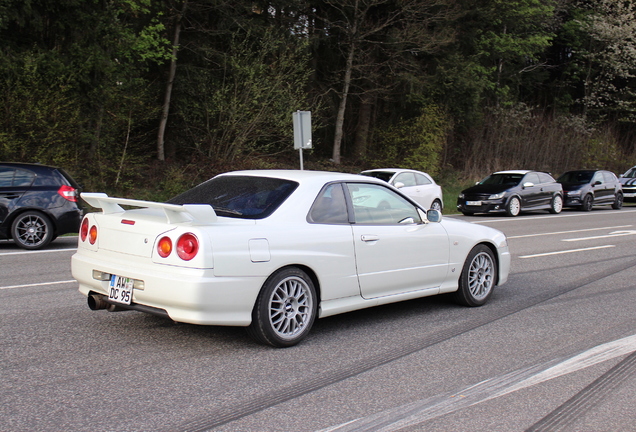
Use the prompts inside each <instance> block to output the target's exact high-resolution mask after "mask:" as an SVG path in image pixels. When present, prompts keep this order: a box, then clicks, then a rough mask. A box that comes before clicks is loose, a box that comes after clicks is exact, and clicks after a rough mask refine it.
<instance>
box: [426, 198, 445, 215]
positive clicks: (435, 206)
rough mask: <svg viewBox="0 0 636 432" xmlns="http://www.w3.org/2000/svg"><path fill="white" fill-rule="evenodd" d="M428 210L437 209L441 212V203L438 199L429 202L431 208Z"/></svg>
mask: <svg viewBox="0 0 636 432" xmlns="http://www.w3.org/2000/svg"><path fill="white" fill-rule="evenodd" d="M429 210H437V211H439V212H440V213H441V212H442V203H441V201H440V200H438V199H436V200H435V201H433V202H432V203H431V208H430V209H429Z"/></svg>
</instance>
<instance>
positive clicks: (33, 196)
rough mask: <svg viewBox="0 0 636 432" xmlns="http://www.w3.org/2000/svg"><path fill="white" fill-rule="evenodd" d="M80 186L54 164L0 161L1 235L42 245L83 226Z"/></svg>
mask: <svg viewBox="0 0 636 432" xmlns="http://www.w3.org/2000/svg"><path fill="white" fill-rule="evenodd" d="M78 199H79V186H78V185H77V183H76V182H75V180H73V178H71V176H69V175H68V174H67V173H66V172H65V171H64V170H62V169H60V168H56V167H52V166H46V165H39V164H25V163H9V162H0V239H13V241H14V242H15V243H16V244H17V245H18V246H20V247H22V248H24V249H40V248H43V247H45V246H47V245H48V244H49V243H50V242H51V241H52V240H54V239H55V238H56V237H57V236H59V235H62V234H67V233H75V232H78V230H79V224H80V219H81V216H82V210H81V207H80V206H79V205H78V204H79V203H78Z"/></svg>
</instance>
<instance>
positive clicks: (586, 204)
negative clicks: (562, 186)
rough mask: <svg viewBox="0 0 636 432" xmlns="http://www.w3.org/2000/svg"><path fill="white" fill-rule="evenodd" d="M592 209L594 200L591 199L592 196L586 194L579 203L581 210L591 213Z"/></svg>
mask: <svg viewBox="0 0 636 432" xmlns="http://www.w3.org/2000/svg"><path fill="white" fill-rule="evenodd" d="M592 207H594V198H592V195H590V194H587V195H585V198H583V202H582V203H581V210H583V211H588V212H589V211H592Z"/></svg>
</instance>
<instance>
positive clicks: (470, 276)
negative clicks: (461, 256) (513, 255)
mask: <svg viewBox="0 0 636 432" xmlns="http://www.w3.org/2000/svg"><path fill="white" fill-rule="evenodd" d="M496 276H497V262H496V261H495V256H494V254H493V252H492V250H490V248H489V247H488V246H485V245H477V246H475V247H474V248H473V249H472V250H471V251H470V253H469V254H468V256H467V257H466V261H465V262H464V267H463V269H462V273H461V275H460V276H459V289H458V290H457V292H455V295H454V297H455V301H457V302H458V303H460V304H462V305H464V306H481V305H483V304H485V303H486V302H487V301H488V299H489V298H490V296H491V295H492V291H493V289H494V288H495V280H496Z"/></svg>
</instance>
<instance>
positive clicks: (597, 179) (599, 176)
mask: <svg viewBox="0 0 636 432" xmlns="http://www.w3.org/2000/svg"><path fill="white" fill-rule="evenodd" d="M596 182H601V183H603V173H602V172H600V171H598V172H597V173H595V174H594V177H592V184H595V183H596Z"/></svg>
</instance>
